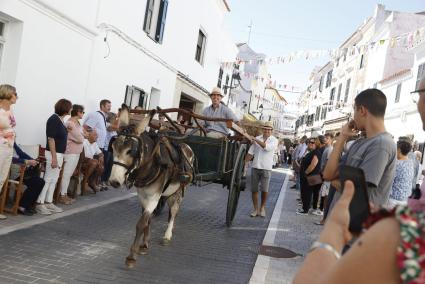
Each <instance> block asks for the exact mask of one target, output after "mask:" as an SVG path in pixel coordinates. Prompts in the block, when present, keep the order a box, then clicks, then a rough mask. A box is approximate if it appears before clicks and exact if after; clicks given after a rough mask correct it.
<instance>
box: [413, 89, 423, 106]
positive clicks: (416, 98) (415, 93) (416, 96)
mask: <svg viewBox="0 0 425 284" xmlns="http://www.w3.org/2000/svg"><path fill="white" fill-rule="evenodd" d="M422 92H425V89H420V90H415V91H413V92H410V94H411V95H412V100H413V102H414V103H417V102H418V101H419V97H420V96H421V94H420V93H422Z"/></svg>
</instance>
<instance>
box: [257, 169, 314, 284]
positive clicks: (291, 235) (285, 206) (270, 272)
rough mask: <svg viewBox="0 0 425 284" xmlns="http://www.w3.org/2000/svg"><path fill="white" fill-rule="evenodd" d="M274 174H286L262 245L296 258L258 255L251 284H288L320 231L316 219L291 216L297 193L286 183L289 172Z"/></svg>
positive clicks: (295, 204)
mask: <svg viewBox="0 0 425 284" xmlns="http://www.w3.org/2000/svg"><path fill="white" fill-rule="evenodd" d="M276 171H280V172H283V173H285V174H286V176H285V182H284V183H283V185H282V188H281V191H280V195H279V199H278V200H277V203H276V206H275V209H274V211H273V215H272V218H271V220H270V223H269V227H268V229H267V233H266V236H265V237H264V240H263V243H262V245H267V246H272V247H278V248H284V249H288V250H290V251H293V252H294V253H296V254H297V255H298V256H296V257H293V258H275V257H269V256H265V255H261V254H259V255H258V258H257V261H256V263H255V266H254V269H253V273H252V276H251V280H250V283H251V284H260V283H261V284H262V283H268V284H275V283H276V284H277V283H291V282H292V279H293V277H294V275H295V273H296V271H297V269H298V267H299V266H300V265H301V264H302V262H303V261H304V256H305V255H306V253H307V252H308V250H309V248H310V246H311V244H312V243H313V241H314V240H316V239H317V238H318V235H319V233H320V231H321V229H322V227H321V226H317V225H314V222H315V221H318V220H320V219H321V217H320V216H314V215H309V216H300V215H296V214H295V211H296V209H297V208H298V205H297V204H298V202H297V200H296V199H297V198H298V196H299V194H298V192H297V191H295V190H294V189H291V188H290V187H291V186H292V185H293V184H294V183H293V182H291V181H289V177H290V175H291V174H292V173H291V170H289V169H283V168H279V169H276Z"/></svg>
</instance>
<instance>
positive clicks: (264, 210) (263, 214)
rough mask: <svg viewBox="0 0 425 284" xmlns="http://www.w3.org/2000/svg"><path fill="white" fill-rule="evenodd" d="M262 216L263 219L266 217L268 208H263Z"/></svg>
mask: <svg viewBox="0 0 425 284" xmlns="http://www.w3.org/2000/svg"><path fill="white" fill-rule="evenodd" d="M260 216H261V217H263V218H264V217H266V208H264V207H263V208H261V210H260Z"/></svg>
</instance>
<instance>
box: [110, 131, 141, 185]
mask: <svg viewBox="0 0 425 284" xmlns="http://www.w3.org/2000/svg"><path fill="white" fill-rule="evenodd" d="M119 137H124V142H125V141H131V148H130V153H129V155H130V157H131V158H132V159H133V162H132V163H131V165H126V164H124V163H121V162H117V161H113V165H117V166H120V167H123V168H124V169H126V173H125V183H126V185H127V187H129V188H130V187H131V185H132V183H133V182H134V179H133V178H131V176H132V175H131V174H132V173H133V172H134V170H135V169H137V167H138V166H139V165H140V161H141V159H142V148H143V142H142V138H141V137H140V136H137V135H134V134H131V132H130V131H128V130H127V131H126V130H123V131H122V132H120V133H119V134H118V135H117V136H115V137H113V138H112V139H111V141H110V143H109V148H108V151H110V152H113V149H112V144H113V143H114V142H115V141H116V139H118V138H119ZM135 141H137V144H136V145H135V144H134V142H135Z"/></svg>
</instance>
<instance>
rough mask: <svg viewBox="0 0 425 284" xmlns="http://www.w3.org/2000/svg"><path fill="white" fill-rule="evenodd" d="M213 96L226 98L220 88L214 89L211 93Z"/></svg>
mask: <svg viewBox="0 0 425 284" xmlns="http://www.w3.org/2000/svg"><path fill="white" fill-rule="evenodd" d="M212 94H218V95H220V96H222V97H224V96H223V94H222V93H221V89H220V88H219V87H214V88H213V89H212V91H211V93H210V96H211V95H212Z"/></svg>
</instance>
